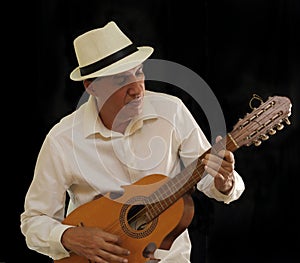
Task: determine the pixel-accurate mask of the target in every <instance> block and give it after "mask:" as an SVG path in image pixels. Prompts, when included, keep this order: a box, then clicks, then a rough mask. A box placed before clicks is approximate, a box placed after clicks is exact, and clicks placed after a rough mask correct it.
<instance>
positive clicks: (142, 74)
mask: <svg viewBox="0 0 300 263" xmlns="http://www.w3.org/2000/svg"><path fill="white" fill-rule="evenodd" d="M135 75H136V76H137V77H141V76H144V71H143V67H140V68H139V69H138V70H137V71H136V73H135Z"/></svg>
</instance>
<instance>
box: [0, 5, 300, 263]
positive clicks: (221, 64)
mask: <svg viewBox="0 0 300 263" xmlns="http://www.w3.org/2000/svg"><path fill="white" fill-rule="evenodd" d="M175 2H176V3H175ZM34 14H35V15H36V16H35V17H36V21H35V25H34V28H35V29H36V31H35V32H34V38H33V39H35V41H31V42H34V43H33V47H34V52H33V53H32V54H31V62H32V63H33V64H34V65H33V67H34V74H32V71H30V72H31V76H30V75H27V78H28V76H29V77H32V78H33V79H34V81H32V82H31V83H30V89H27V91H28V92H27V93H26V95H27V96H26V99H23V105H24V106H23V107H22V108H21V113H22V114H21V116H24V113H26V121H24V119H23V118H22V117H20V118H18V120H14V121H16V123H18V124H17V125H16V126H17V127H18V128H17V129H15V130H16V131H17V132H16V136H15V138H14V139H15V141H16V142H17V147H18V149H19V150H18V155H19V156H21V159H22V165H18V163H19V162H15V164H16V165H14V166H13V169H14V172H13V173H12V175H9V176H8V177H9V178H8V179H11V181H10V183H11V184H12V185H15V186H14V194H13V200H14V201H13V203H12V202H11V201H10V202H5V201H6V200H5V199H3V203H5V204H6V205H7V206H8V207H9V208H8V209H7V210H6V211H9V216H7V215H6V214H5V216H3V217H2V219H1V220H3V219H4V220H5V221H4V223H2V226H4V227H2V229H3V231H4V230H5V229H6V230H8V229H9V231H8V232H7V231H4V233H9V234H8V236H7V238H6V239H5V242H3V243H4V245H2V246H1V253H0V262H19V261H20V260H22V261H23V262H27V261H28V262H35V261H36V262H50V259H48V258H47V257H46V256H42V255H40V254H38V253H36V252H34V251H31V250H29V249H28V248H27V247H26V245H25V241H24V237H23V236H22V234H21V232H20V229H19V224H20V221H19V216H20V213H21V212H22V211H23V202H24V196H25V194H26V191H27V188H28V186H29V184H30V181H31V179H32V175H33V169H34V165H35V160H36V157H37V154H38V151H39V148H40V146H41V144H42V141H43V139H44V136H45V135H46V133H47V132H48V130H49V129H50V128H51V127H52V125H53V124H54V123H56V122H57V121H58V120H59V119H60V118H61V117H62V116H64V115H66V114H68V113H70V112H71V111H72V110H74V109H75V107H76V105H77V103H78V99H79V98H80V96H81V94H82V92H83V87H82V83H77V82H75V83H74V82H72V81H71V80H69V73H70V72H71V70H73V68H75V67H76V66H77V62H76V58H75V53H74V50H73V43H72V41H73V39H74V38H75V37H76V36H77V35H79V34H81V33H83V32H85V31H87V30H90V29H93V28H95V27H102V26H103V25H104V24H106V23H107V22H108V21H110V20H114V21H116V22H117V24H118V25H119V26H120V27H121V28H122V30H123V31H124V32H125V33H126V34H127V35H128V36H129V37H130V38H131V39H132V40H133V42H135V43H136V44H137V45H150V46H153V47H154V48H155V52H154V54H153V56H152V58H158V59H165V60H169V61H173V62H177V63H179V64H181V65H184V66H186V67H188V68H189V69H191V70H193V71H195V72H196V73H197V74H199V75H200V76H201V77H202V78H203V79H204V80H205V81H206V83H208V85H209V86H210V88H211V89H212V90H213V92H214V94H215V96H216V97H217V99H218V100H219V103H220V105H221V107H222V110H223V113H224V116H225V119H226V125H227V129H228V131H230V130H231V128H232V127H233V125H234V124H235V123H236V122H237V121H238V118H240V117H243V116H244V114H245V113H246V112H249V111H250V108H249V105H248V102H249V100H250V99H251V97H252V94H254V93H255V94H258V95H259V96H261V97H262V98H263V99H264V100H266V99H267V98H268V97H269V96H274V95H280V96H287V97H289V98H290V99H291V102H292V104H293V107H292V116H291V117H290V118H289V119H290V120H291V125H290V126H288V127H285V128H284V129H283V130H282V131H279V132H277V134H276V135H274V136H272V137H271V138H270V139H269V140H267V141H265V142H263V144H262V145H261V146H259V147H255V146H250V147H243V148H241V149H239V150H238V151H236V152H235V158H236V169H237V170H238V171H239V173H240V174H241V175H242V177H243V179H244V181H245V184H246V190H245V192H244V193H243V195H242V196H241V198H240V199H239V200H238V201H236V202H233V203H231V204H230V205H225V204H222V203H218V202H215V201H214V200H210V199H208V198H206V197H205V196H203V195H202V194H201V193H197V194H196V195H195V196H194V197H195V206H196V210H197V212H198V215H197V216H195V218H194V221H193V222H192V224H191V226H190V228H189V230H190V233H191V238H192V242H193V251H192V263H195V262H201V263H218V262H222V263H227V262H228V263H229V262H231V263H233V262H243V263H245V262H256V263H257V262H272V263H273V262H276V263H277V262H278V263H279V262H280V263H282V262H284V263H291V262H296V261H297V262H298V261H299V258H298V251H299V241H298V238H299V204H298V192H299V183H300V180H299V172H298V169H297V168H298V166H299V142H298V139H297V137H296V136H297V135H298V134H299V106H298V105H297V103H298V101H299V88H300V85H299V84H300V74H299V73H300V68H299V58H300V56H299V46H300V45H299V44H300V41H299V40H300V38H299V32H300V31H299V30H300V21H299V17H300V2H299V1H297V0H251V1H250V0H242V1H237V0H236V1H234V0H228V1H217V0H212V1H209V0H199V1H181V2H177V1H170V0H168V1H158V0H152V1H133V0H127V1H111V0H102V1H78V0H72V1H70V0H69V1H66V0H47V1H39V2H38V3H36V6H35V9H34ZM23 67H24V68H25V69H26V67H27V65H26V63H24V65H23ZM20 88H22V87H20ZM166 91H169V92H170V93H174V94H176V95H178V96H180V97H181V98H182V99H183V100H184V101H185V102H186V103H187V105H188V107H189V108H190V109H191V111H192V113H193V114H194V116H195V118H196V120H197V121H198V122H199V124H201V125H203V126H204V127H203V129H204V131H205V132H207V135H208V136H209V131H208V130H207V127H206V126H205V121H204V118H203V116H202V115H201V112H200V109H199V107H198V105H197V103H196V102H195V101H194V100H193V98H190V97H189V96H187V95H186V94H184V93H183V92H181V91H180V90H176V89H167V90H166ZM21 131H25V132H26V140H24V141H21V138H22V137H23V136H21V135H20V132H21ZM12 156H15V155H12ZM10 159H13V158H10ZM4 188H5V187H4ZM3 190H5V189H3ZM12 204H13V205H12ZM5 207H6V206H5ZM5 235H6V234H5ZM3 240H4V239H3ZM12 251H13V252H12Z"/></svg>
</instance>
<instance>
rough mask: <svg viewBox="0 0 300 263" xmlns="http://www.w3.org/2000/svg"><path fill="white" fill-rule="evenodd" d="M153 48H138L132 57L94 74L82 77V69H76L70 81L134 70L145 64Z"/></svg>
mask: <svg viewBox="0 0 300 263" xmlns="http://www.w3.org/2000/svg"><path fill="white" fill-rule="evenodd" d="M153 50H154V49H153V48H152V47H147V46H145V47H138V51H136V52H134V53H132V54H131V55H129V56H127V57H125V58H123V59H121V60H119V61H117V62H115V63H113V64H111V65H109V66H107V67H105V68H103V69H100V70H98V71H96V72H94V73H92V74H89V75H85V76H81V74H80V68H79V67H77V68H75V69H74V70H73V71H72V72H71V74H70V79H71V80H74V81H81V80H85V79H89V78H98V77H104V76H110V75H115V74H118V73H121V72H124V71H127V70H129V69H132V68H134V67H136V66H138V65H139V64H141V63H143V62H144V61H145V60H146V59H147V58H148V57H149V56H150V55H151V54H152V53H153Z"/></svg>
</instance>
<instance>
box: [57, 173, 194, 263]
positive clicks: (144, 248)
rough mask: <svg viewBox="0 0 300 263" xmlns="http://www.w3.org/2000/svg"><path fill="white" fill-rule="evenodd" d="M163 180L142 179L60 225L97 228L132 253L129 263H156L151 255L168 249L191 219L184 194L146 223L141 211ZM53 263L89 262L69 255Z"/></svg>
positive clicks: (189, 201)
mask: <svg viewBox="0 0 300 263" xmlns="http://www.w3.org/2000/svg"><path fill="white" fill-rule="evenodd" d="M166 180H168V177H166V176H164V175H160V174H153V175H149V176H147V177H144V178H142V179H141V180H139V181H137V182H136V183H135V184H132V185H128V186H124V187H123V188H124V193H123V194H122V195H121V196H120V197H118V198H115V199H112V198H111V195H110V193H108V194H107V195H105V196H101V197H100V198H98V199H95V200H93V201H90V202H88V203H86V204H84V205H82V206H80V207H79V208H77V209H75V210H74V211H73V212H71V213H70V214H69V215H68V216H67V218H66V219H65V220H64V221H63V223H64V224H69V225H76V226H80V225H83V226H93V227H99V228H102V229H104V230H106V231H108V232H111V233H113V234H116V235H119V236H120V237H121V239H122V243H123V246H124V247H126V248H127V249H129V250H130V251H131V254H130V255H129V256H128V261H129V262H139V263H142V262H151V263H152V262H158V261H159V260H158V259H155V258H154V255H153V254H154V252H155V250H156V248H160V249H170V247H171V245H172V243H173V241H174V240H175V239H176V238H177V237H178V235H180V234H181V233H182V232H183V231H184V230H185V229H186V228H187V227H188V225H189V224H190V222H191V221H192V218H193V215H194V204H193V200H192V197H191V196H190V195H189V194H185V195H183V196H182V198H180V199H178V200H177V201H176V202H175V203H174V204H172V205H171V206H170V207H169V208H168V209H167V210H164V211H163V212H161V213H160V215H159V216H157V217H156V218H154V219H153V220H151V221H150V222H147V221H148V219H147V218H146V214H145V213H144V211H147V210H148V209H146V208H147V206H152V205H153V204H151V203H148V204H147V197H148V196H150V195H151V194H152V193H153V192H155V191H156V189H158V188H159V187H161V186H162V185H163V184H165V183H166ZM162 202H163V200H162ZM156 205H157V204H156ZM145 207H146V208H145ZM150 209H151V207H150ZM54 262H56V263H88V262H90V261H89V260H88V259H86V258H84V257H81V256H78V255H76V254H71V257H68V258H64V259H61V260H56V261H54Z"/></svg>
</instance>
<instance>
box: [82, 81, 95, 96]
mask: <svg viewBox="0 0 300 263" xmlns="http://www.w3.org/2000/svg"><path fill="white" fill-rule="evenodd" d="M83 86H84V88H85V90H86V92H87V93H88V94H90V95H93V96H95V95H96V93H95V89H94V87H93V82H92V81H91V80H89V79H85V80H83Z"/></svg>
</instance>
